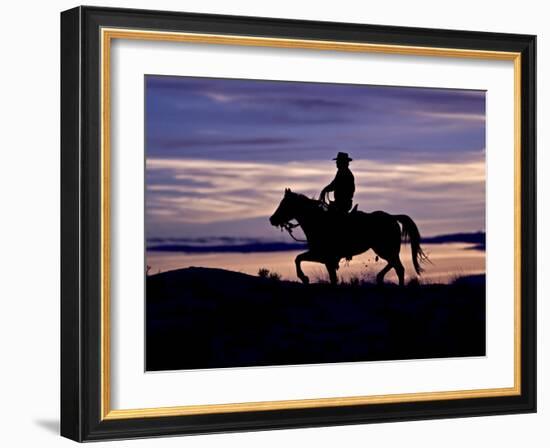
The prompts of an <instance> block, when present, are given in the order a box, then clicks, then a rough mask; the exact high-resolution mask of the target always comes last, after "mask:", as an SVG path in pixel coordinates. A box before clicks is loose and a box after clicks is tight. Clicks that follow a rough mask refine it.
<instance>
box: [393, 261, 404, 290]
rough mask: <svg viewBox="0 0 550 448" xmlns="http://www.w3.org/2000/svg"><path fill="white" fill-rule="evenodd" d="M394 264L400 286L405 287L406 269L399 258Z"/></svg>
mask: <svg viewBox="0 0 550 448" xmlns="http://www.w3.org/2000/svg"><path fill="white" fill-rule="evenodd" d="M392 264H393V268H394V269H395V272H396V273H397V278H398V279H399V286H403V285H405V268H404V267H403V264H402V263H401V260H400V259H399V257H397V259H396V260H394V262H393V263H392Z"/></svg>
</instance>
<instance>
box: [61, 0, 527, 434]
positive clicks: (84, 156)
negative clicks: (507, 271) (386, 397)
mask: <svg viewBox="0 0 550 448" xmlns="http://www.w3.org/2000/svg"><path fill="white" fill-rule="evenodd" d="M101 27H113V28H116V27H121V28H132V29H135V28H139V29H146V30H152V29H153V30H161V31H185V32H197V33H210V34H235V35H247V36H258V37H278V38H295V39H314V40H330V41H345V42H350V41H351V42H365V43H381V44H395V45H414V46H426V47H440V48H461V49H477V50H489V51H491V50H492V51H511V52H521V56H522V59H521V60H522V64H521V100H522V102H521V145H522V146H521V147H522V149H521V206H522V216H521V229H522V231H521V279H522V281H521V294H522V300H521V351H522V358H521V372H522V374H521V390H522V393H521V395H518V396H507V397H491V398H473V399H458V400H438V401H429V402H414V403H392V404H368V405H355V406H338V407H320V408H313V409H291V410H279V411H254V412H238V413H226V414H209V415H192V416H177V417H154V418H140V419H124V420H103V421H101V420H100V406H101V403H100V400H101V388H100V384H101V376H100V366H101V363H100V353H101V351H100V349H101V347H100V331H101V327H100V325H101V322H100V309H101V296H100V292H101V285H100V278H101V276H100V260H101V252H100V249H101V248H100V225H101V222H100V212H101V204H100V197H101V196H100V193H101V191H100V187H101V185H100V131H101V129H100V100H101V87H100V69H101V66H100V62H101V61H100V28H101ZM535 58H536V36H531V35H517V34H502V33H486V32H471V31H455V30H436V29H422V28H405V27H390V26H380V25H359V24H349V23H333V22H312V21H298V20H282V19H268V18H256V17H238V16H222V15H204V14H191V13H177V12H166V11H144V10H133V9H112V8H96V7H77V8H74V9H71V10H68V11H65V12H63V13H61V435H62V436H65V437H68V438H70V439H73V440H76V441H91V440H104V439H121V438H140V437H153V436H161V435H181V434H199V433H211V432H231V431H250V430H261V429H280V428H297V427H314V426H329V425H342V424H357V423H371V422H387V421H401V420H418V419H433V418H449V417H466V416H480V415H497V414H511V413H527V412H536V160H535V159H536V152H535V139H536V115H535V113H536V98H535V92H536V79H535V78H536V64H535Z"/></svg>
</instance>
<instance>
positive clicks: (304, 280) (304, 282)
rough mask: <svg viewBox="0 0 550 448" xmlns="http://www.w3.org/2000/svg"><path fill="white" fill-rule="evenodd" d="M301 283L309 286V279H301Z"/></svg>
mask: <svg viewBox="0 0 550 448" xmlns="http://www.w3.org/2000/svg"><path fill="white" fill-rule="evenodd" d="M302 283H303V284H304V285H309V278H308V277H306V276H304V277H302Z"/></svg>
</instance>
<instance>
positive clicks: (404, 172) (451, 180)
mask: <svg viewBox="0 0 550 448" xmlns="http://www.w3.org/2000/svg"><path fill="white" fill-rule="evenodd" d="M352 169H353V172H354V175H355V179H356V187H357V190H356V195H355V201H356V202H357V203H359V205H360V207H361V208H363V209H364V210H366V211H373V210H375V209H382V210H386V211H388V212H390V213H407V214H410V215H412V216H414V217H415V219H416V220H417V221H419V222H420V223H422V225H423V226H424V227H425V228H426V230H428V231H429V233H430V234H435V233H444V232H449V231H461V230H483V229H484V207H485V163H484V160H483V159H480V158H478V159H477V160H471V161H466V162H463V163H431V162H420V163H416V164H405V163H404V164H396V163H383V162H379V161H368V160H358V161H354V162H353V164H352ZM146 170H147V176H148V182H147V192H146V194H147V213H148V215H149V218H150V220H151V221H152V222H155V220H156V219H157V218H159V217H161V218H162V219H167V218H166V217H168V216H169V217H170V221H171V222H172V223H173V225H174V229H176V228H178V226H180V228H181V226H182V225H183V226H185V225H186V224H194V225H197V224H214V223H216V222H220V223H221V222H227V221H238V220H247V219H253V218H261V217H267V216H269V215H271V214H272V213H273V211H274V210H275V208H276V207H277V205H278V203H279V201H280V200H281V198H282V195H283V191H284V189H285V188H287V187H290V188H292V189H293V190H294V191H298V192H301V193H304V194H307V195H309V196H315V195H317V194H318V193H319V191H320V190H321V189H322V187H323V186H324V185H326V184H327V183H328V182H330V180H331V179H332V176H333V175H334V167H333V165H332V164H331V163H328V162H325V161H308V162H287V163H260V162H238V161H236V162H228V161H224V160H204V159H193V160H185V159H163V158H150V159H148V160H147V165H146ZM150 211H151V212H150ZM453 223H458V224H460V227H458V226H457V227H456V228H453ZM165 224H166V223H165ZM443 224H444V225H443ZM426 230H425V231H426ZM173 235H176V233H173V234H172V236H173ZM155 236H157V235H155Z"/></svg>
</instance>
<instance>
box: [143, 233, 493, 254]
mask: <svg viewBox="0 0 550 448" xmlns="http://www.w3.org/2000/svg"><path fill="white" fill-rule="evenodd" d="M421 242H422V244H447V243H468V244H474V246H472V247H469V248H467V249H474V250H481V251H484V250H485V233H484V232H476V233H453V234H449V235H437V236H429V237H423V238H422V241H421ZM147 243H148V245H147V250H150V251H157V252H182V253H253V252H284V251H295V250H303V249H304V248H306V247H307V245H306V244H305V243H300V242H282V241H261V240H258V239H255V238H236V237H215V238H149V239H148V240H147ZM220 243H221V244H220Z"/></svg>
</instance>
